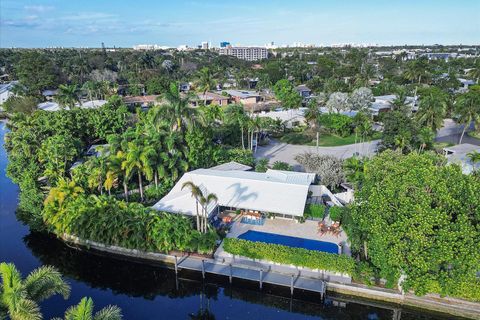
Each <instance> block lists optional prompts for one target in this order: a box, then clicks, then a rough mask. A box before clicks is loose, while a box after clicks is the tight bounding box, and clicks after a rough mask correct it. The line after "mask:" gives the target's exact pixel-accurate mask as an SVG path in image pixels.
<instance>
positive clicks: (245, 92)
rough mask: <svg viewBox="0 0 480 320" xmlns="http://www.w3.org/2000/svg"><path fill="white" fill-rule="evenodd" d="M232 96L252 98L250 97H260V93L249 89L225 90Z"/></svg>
mask: <svg viewBox="0 0 480 320" xmlns="http://www.w3.org/2000/svg"><path fill="white" fill-rule="evenodd" d="M225 92H226V93H228V94H229V95H231V96H234V97H239V98H241V99H244V98H250V97H259V96H260V94H258V92H256V91H248V90H225Z"/></svg>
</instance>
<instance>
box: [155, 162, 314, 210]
mask: <svg viewBox="0 0 480 320" xmlns="http://www.w3.org/2000/svg"><path fill="white" fill-rule="evenodd" d="M314 180H315V174H312V173H303V172H292V171H280V170H268V171H267V172H265V173H261V172H251V171H238V170H231V171H221V170H213V169H198V170H194V171H191V172H187V173H185V174H184V175H183V176H182V178H181V179H180V180H179V181H178V182H177V184H176V185H175V187H173V189H172V190H171V191H170V192H169V193H168V194H167V195H166V196H165V197H164V198H163V199H161V200H160V201H159V202H157V203H156V204H155V205H154V206H153V208H154V209H156V210H160V211H167V212H172V213H182V214H186V215H196V202H195V199H194V198H193V197H192V195H191V192H190V189H189V188H184V189H183V190H182V185H183V184H184V183H185V182H192V183H194V184H195V185H197V186H199V187H200V189H201V190H202V191H203V192H204V194H207V193H213V194H215V195H216V196H217V198H218V205H221V206H226V207H234V208H239V209H250V210H259V211H263V212H274V213H279V214H288V215H294V216H303V212H304V209H305V202H306V199H307V195H308V189H309V186H310V184H311V183H312V182H313V181H314ZM216 205H217V204H216V203H212V204H211V205H210V207H209V208H208V211H209V213H211V212H212V210H213V209H215V207H216Z"/></svg>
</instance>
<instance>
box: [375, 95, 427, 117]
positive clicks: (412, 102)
mask: <svg viewBox="0 0 480 320" xmlns="http://www.w3.org/2000/svg"><path fill="white" fill-rule="evenodd" d="M374 98H375V101H374V102H372V105H371V106H370V108H369V109H370V112H371V113H372V115H373V116H378V115H379V114H380V113H382V112H387V111H390V110H391V109H392V107H393V101H395V99H397V96H396V95H394V94H389V95H384V96H376V97H374ZM417 102H418V101H417V99H416V98H415V97H406V98H405V103H406V105H407V106H409V107H410V109H411V110H412V111H413V112H416V111H417V110H418V103H417Z"/></svg>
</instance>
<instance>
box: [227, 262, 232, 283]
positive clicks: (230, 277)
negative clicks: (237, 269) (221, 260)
mask: <svg viewBox="0 0 480 320" xmlns="http://www.w3.org/2000/svg"><path fill="white" fill-rule="evenodd" d="M228 279H229V280H230V284H232V264H231V263H230V276H229V277H228Z"/></svg>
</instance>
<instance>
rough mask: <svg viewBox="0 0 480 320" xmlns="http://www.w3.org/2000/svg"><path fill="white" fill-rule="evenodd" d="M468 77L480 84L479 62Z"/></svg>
mask: <svg viewBox="0 0 480 320" xmlns="http://www.w3.org/2000/svg"><path fill="white" fill-rule="evenodd" d="M468 76H469V77H471V78H472V79H474V80H476V82H477V83H480V62H477V64H476V67H475V68H473V69H471V70H470V71H469V72H468Z"/></svg>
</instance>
